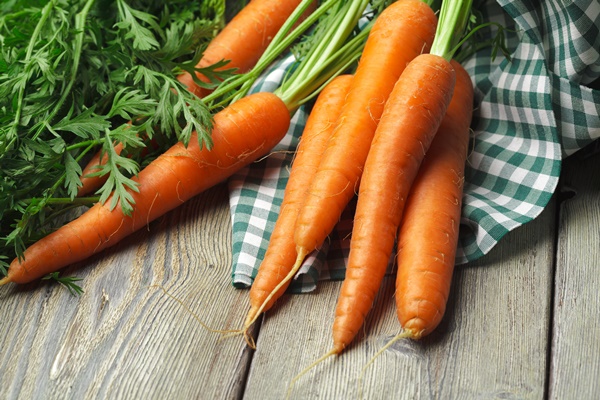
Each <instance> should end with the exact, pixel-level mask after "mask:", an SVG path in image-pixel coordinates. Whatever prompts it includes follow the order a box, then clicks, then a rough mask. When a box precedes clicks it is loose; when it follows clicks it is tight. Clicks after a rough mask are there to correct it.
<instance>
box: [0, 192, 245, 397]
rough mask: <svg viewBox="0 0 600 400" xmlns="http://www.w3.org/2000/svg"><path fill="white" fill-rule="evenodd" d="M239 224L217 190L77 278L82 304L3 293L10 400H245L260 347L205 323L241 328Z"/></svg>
mask: <svg viewBox="0 0 600 400" xmlns="http://www.w3.org/2000/svg"><path fill="white" fill-rule="evenodd" d="M228 221H229V214H228V207H227V192H226V189H225V187H223V186H221V187H217V188H215V189H214V190H211V191H209V192H207V193H205V194H204V195H201V196H199V197H197V198H195V199H193V200H192V201H191V202H190V203H189V204H186V205H184V206H182V207H180V208H178V209H177V210H175V211H173V212H172V213H170V214H168V215H166V216H165V217H163V218H161V219H160V220H158V221H156V222H155V223H153V224H151V225H150V227H149V231H144V232H138V233H136V234H135V235H133V236H132V237H130V238H128V239H127V240H125V241H124V242H123V243H121V244H120V245H118V246H116V247H114V248H112V249H110V250H108V251H106V252H104V253H102V254H101V255H99V256H98V257H95V258H94V259H92V260H89V261H88V262H87V263H85V264H82V265H79V266H78V268H72V269H71V270H68V271H66V273H68V274H75V275H76V276H78V277H81V278H82V279H83V280H82V285H83V288H84V290H85V293H84V294H83V295H82V296H80V297H73V296H71V295H70V294H69V293H68V292H67V291H66V290H64V289H63V288H60V287H58V286H57V285H50V284H43V283H39V284H34V285H29V286H28V287H25V288H20V287H14V286H13V287H3V288H0V314H1V315H2V322H1V323H0V324H1V325H0V340H1V341H2V347H3V349H4V351H3V352H2V354H1V355H0V369H1V370H2V374H0V387H1V388H2V393H3V395H2V396H3V398H44V399H53V398H56V399H57V398H77V399H85V398H88V399H98V398H107V399H115V398H122V399H136V398H139V399H142V398H143V399H152V398H155V399H164V398H173V396H175V397H177V398H201V397H202V398H236V397H238V396H239V393H240V391H241V390H242V388H243V384H244V382H243V380H244V379H243V377H245V373H246V369H247V365H248V362H249V355H250V352H249V350H248V349H247V348H246V347H245V345H244V343H243V342H242V341H241V340H237V339H225V340H220V339H221V336H222V335H221V334H218V333H212V332H209V331H207V330H206V329H204V328H203V327H202V326H201V324H200V323H199V321H198V320H197V319H196V318H195V317H194V315H197V316H198V317H199V318H200V319H201V320H202V321H203V322H204V323H206V324H208V325H209V326H211V327H214V328H218V329H223V328H225V329H231V328H238V327H239V326H241V324H242V321H243V316H244V315H243V311H244V309H245V308H246V307H247V300H246V293H245V291H240V290H235V289H233V287H232V286H231V283H230V279H229V276H230V262H231V242H230V239H229V238H230V237H231V231H230V224H229V222H228ZM154 285H160V286H159V287H156V286H154ZM162 288H164V289H165V290H167V292H168V294H169V295H166V294H165V293H164V292H163V290H162ZM171 296H174V297H175V298H176V299H177V300H175V299H174V298H173V297H171ZM178 301H181V303H179V302H178ZM238 377H242V380H241V381H240V379H238ZM205 396H206V397H205Z"/></svg>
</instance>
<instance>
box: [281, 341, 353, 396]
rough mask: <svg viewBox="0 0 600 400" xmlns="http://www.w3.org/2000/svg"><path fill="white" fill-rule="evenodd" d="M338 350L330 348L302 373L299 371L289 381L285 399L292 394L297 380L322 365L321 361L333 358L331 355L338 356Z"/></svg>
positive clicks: (336, 347)
mask: <svg viewBox="0 0 600 400" xmlns="http://www.w3.org/2000/svg"><path fill="white" fill-rule="evenodd" d="M340 352H341V351H340V350H339V347H338V346H335V347H334V348H332V349H331V350H329V351H328V352H327V353H325V354H323V355H322V356H321V357H319V358H318V359H316V360H315V361H314V362H313V363H312V364H310V365H309V366H308V367H306V368H304V369H303V370H302V371H300V373H299V374H298V375H296V376H295V377H294V378H293V379H292V380H291V381H290V385H289V386H288V390H287V395H286V398H290V395H291V394H292V390H293V389H294V385H295V384H296V382H298V380H299V379H300V378H301V377H302V376H303V375H305V374H306V373H307V372H308V371H310V370H311V369H313V368H314V367H316V366H317V365H318V364H320V363H322V362H323V361H325V360H326V359H327V358H329V357H331V356H333V355H338V354H340Z"/></svg>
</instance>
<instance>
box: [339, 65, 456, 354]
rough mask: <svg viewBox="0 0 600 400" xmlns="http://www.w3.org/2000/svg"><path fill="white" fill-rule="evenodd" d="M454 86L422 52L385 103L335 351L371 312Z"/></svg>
mask: <svg viewBox="0 0 600 400" xmlns="http://www.w3.org/2000/svg"><path fill="white" fill-rule="evenodd" d="M454 83H455V73H454V69H453V68H452V67H451V65H450V63H449V62H447V61H446V60H445V59H443V58H442V57H440V56H436V55H432V54H422V55H420V56H418V57H417V58H415V59H414V60H413V61H412V62H411V63H410V64H409V65H408V66H407V68H406V69H405V70H404V73H403V74H402V76H401V77H400V79H399V80H398V83H397V84H396V85H395V87H394V90H393V92H392V94H391V95H390V98H389V99H388V102H387V104H386V106H385V110H384V112H383V115H382V117H381V121H380V122H379V125H378V127H377V131H376V132H375V137H374V138H373V143H372V144H371V149H370V150H369V155H368V157H367V161H366V163H365V170H364V173H363V175H362V181H361V185H360V190H359V193H358V202H357V204H356V212H355V216H354V225H353V229H352V239H351V240H350V254H349V257H348V265H347V266H346V276H345V279H344V282H343V284H342V287H341V290H340V296H339V300H338V304H337V308H336V314H335V321H334V325H333V332H334V348H335V349H336V350H337V351H341V350H342V349H343V348H344V347H346V346H347V345H348V344H349V343H350V342H351V341H352V340H353V339H354V337H355V336H356V334H357V332H358V330H359V329H360V327H361V326H362V324H363V322H364V319H365V317H366V315H367V313H368V312H369V310H370V309H371V306H372V304H373V300H374V299H375V295H376V294H377V292H378V290H379V287H380V286H381V281H382V280H383V276H384V275H385V271H386V268H387V266H388V264H389V260H390V257H391V255H392V251H393V247H394V242H395V239H396V231H397V230H398V226H399V225H400V220H401V218H402V212H403V209H404V203H405V200H406V198H407V197H408V193H409V189H410V187H411V185H412V182H413V180H414V178H415V176H416V175H417V172H418V169H419V166H420V165H421V161H422V160H423V157H424V155H425V152H426V151H427V149H428V148H429V145H430V144H431V141H432V140H433V137H434V135H435V133H436V130H437V128H438V126H439V124H440V123H441V120H442V117H443V116H444V114H445V112H446V108H447V106H448V103H449V102H450V98H451V96H452V91H453V89H454Z"/></svg>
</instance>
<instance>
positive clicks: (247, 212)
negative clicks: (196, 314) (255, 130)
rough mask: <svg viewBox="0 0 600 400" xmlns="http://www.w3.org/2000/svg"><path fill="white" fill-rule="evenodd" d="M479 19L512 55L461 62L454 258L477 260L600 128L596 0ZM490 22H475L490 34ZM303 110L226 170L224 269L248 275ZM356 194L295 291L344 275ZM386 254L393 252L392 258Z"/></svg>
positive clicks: (522, 5)
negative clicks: (502, 30)
mask: <svg viewBox="0 0 600 400" xmlns="http://www.w3.org/2000/svg"><path fill="white" fill-rule="evenodd" d="M480 11H482V13H483V15H484V18H485V19H486V20H490V21H495V22H498V23H500V24H502V25H503V26H505V27H507V28H509V29H511V30H510V31H509V32H508V33H507V35H508V36H507V45H508V47H509V49H510V52H511V61H509V60H507V59H505V58H504V57H501V56H498V57H497V58H496V59H495V60H492V54H491V49H489V48H488V49H484V50H481V51H479V52H478V53H476V54H475V55H474V56H473V57H471V58H470V59H469V60H467V61H466V62H465V63H464V65H465V68H466V69H467V71H468V72H469V73H470V74H471V76H472V78H473V83H474V86H475V93H476V109H475V113H474V118H473V123H472V125H471V127H472V129H473V133H472V140H471V152H470V154H469V158H468V162H467V171H466V184H465V193H464V199H463V217H462V221H461V222H462V224H461V231H460V238H459V248H458V253H457V259H456V262H457V264H464V263H467V262H469V261H473V260H475V259H477V258H479V257H481V256H483V255H485V254H486V253H487V252H489V250H490V249H492V248H493V247H494V246H495V245H496V243H498V241H499V240H500V239H501V238H502V237H503V236H504V235H505V234H506V233H508V232H510V231H511V230H513V229H515V228H517V227H519V226H521V225H523V224H525V223H527V222H529V221H531V220H532V219H534V218H536V217H537V216H538V215H539V214H540V213H541V212H542V210H543V209H544V208H545V206H546V205H547V203H548V201H549V200H550V198H551V197H552V195H553V193H554V191H555V189H556V185H557V183H558V178H559V175H560V169H561V162H562V160H563V159H564V158H565V157H567V156H569V155H571V154H573V153H574V152H576V151H578V150H580V149H581V148H583V147H585V146H587V145H588V144H590V143H591V142H593V141H595V140H596V139H597V138H598V137H600V117H599V116H600V91H598V90H593V89H591V88H590V87H588V86H586V85H589V84H590V83H591V82H593V81H595V80H597V79H598V78H599V77H600V3H599V2H598V0H582V1H577V2H572V1H570V2H565V1H560V0H552V1H550V0H548V1H545V2H526V1H509V0H498V1H497V2H494V1H487V2H486V3H485V5H484V6H482V7H481V10H480ZM494 33H495V28H493V27H491V28H489V30H488V31H485V30H483V31H481V34H483V35H488V36H489V35H493V34H494ZM291 61H292V58H291V56H290V57H288V58H286V59H284V60H283V61H281V62H280V63H278V64H277V65H275V66H274V67H273V69H272V70H270V71H269V72H267V73H265V74H264V76H263V78H262V80H261V81H260V82H259V84H258V85H257V86H256V87H255V88H254V90H255V91H258V90H263V91H273V90H275V88H276V87H277V85H278V83H279V82H280V81H281V78H282V77H283V73H284V72H285V69H286V68H287V66H289V64H290V63H291ZM307 110H308V109H305V108H302V109H300V110H299V111H298V112H297V113H296V114H295V115H294V118H293V121H292V125H291V127H290V131H289V132H288V135H287V136H286V138H285V139H284V140H283V141H282V142H281V143H280V144H279V145H278V146H277V148H276V149H274V151H273V153H272V154H271V155H270V156H269V157H267V158H265V159H263V160H261V161H260V162H257V163H255V164H254V165H252V166H250V167H249V168H247V169H245V170H244V171H242V172H240V173H239V174H237V175H236V176H234V177H232V178H231V180H230V181H229V189H230V206H231V216H232V223H233V268H232V279H233V284H234V285H235V286H236V287H247V286H249V285H251V284H252V279H253V277H254V276H255V275H256V271H257V268H258V266H259V265H260V261H261V259H262V257H263V255H264V253H265V250H266V247H267V244H268V240H269V236H270V233H271V231H272V228H273V226H274V224H275V220H276V218H277V214H278V212H279V205H280V204H281V201H282V197H283V191H284V187H285V184H286V183H287V176H288V171H289V168H290V163H291V160H292V157H293V151H294V149H295V148H296V146H297V144H298V139H299V137H300V135H301V133H302V128H303V126H304V123H305V121H306V117H307V112H308V111H307ZM353 209H354V202H353V203H351V204H350V205H349V206H348V208H347V210H346V211H345V213H344V215H343V216H342V218H341V220H340V222H339V224H338V226H337V227H336V229H335V231H334V232H332V234H331V235H330V237H329V239H328V241H327V242H326V243H325V244H324V245H323V247H322V248H321V249H320V251H318V252H315V253H314V254H312V255H311V256H310V257H309V259H308V260H307V261H306V262H305V264H304V265H303V267H302V270H301V271H300V272H299V274H298V276H297V278H296V280H295V281H294V283H293V284H292V285H291V287H290V290H291V291H292V292H303V291H310V290H313V289H314V288H315V286H316V284H317V282H318V280H319V279H336V280H339V279H343V278H344V271H345V265H346V259H347V256H348V250H349V236H350V232H351V229H352V213H353ZM392 267H393V263H392V262H390V268H392Z"/></svg>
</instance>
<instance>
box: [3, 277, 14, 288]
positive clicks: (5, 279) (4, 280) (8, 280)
mask: <svg viewBox="0 0 600 400" xmlns="http://www.w3.org/2000/svg"><path fill="white" fill-rule="evenodd" d="M10 282H12V281H11V280H10V277H8V276H5V277H4V278H2V279H0V286H2V285H6V284H7V283H10Z"/></svg>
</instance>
